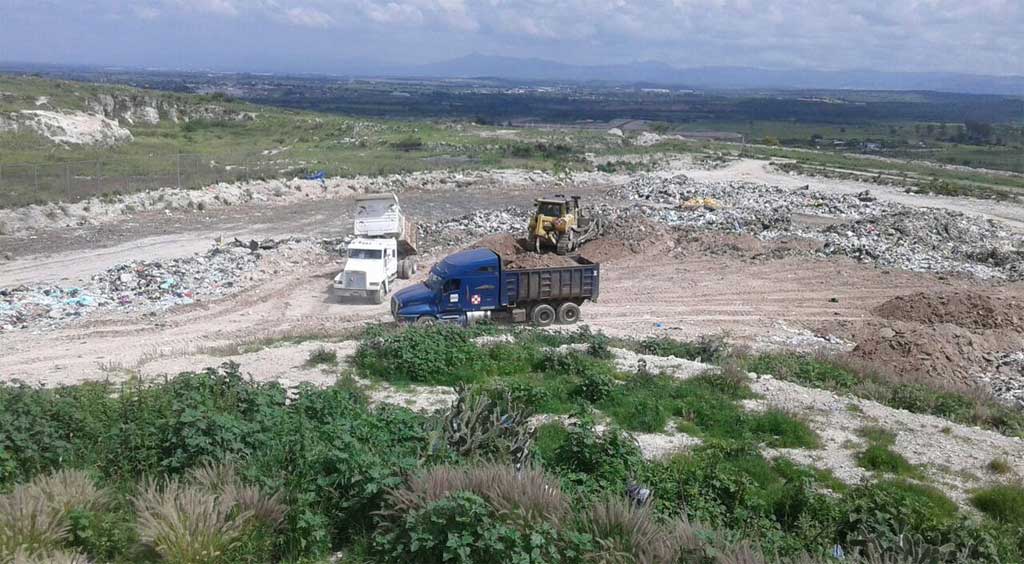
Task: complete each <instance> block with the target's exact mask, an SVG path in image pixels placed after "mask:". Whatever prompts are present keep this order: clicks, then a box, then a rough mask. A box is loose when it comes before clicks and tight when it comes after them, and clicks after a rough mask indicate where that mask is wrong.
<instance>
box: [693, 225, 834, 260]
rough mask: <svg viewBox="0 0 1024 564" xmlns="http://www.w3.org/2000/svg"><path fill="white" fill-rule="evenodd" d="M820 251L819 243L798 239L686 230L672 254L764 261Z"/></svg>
mask: <svg viewBox="0 0 1024 564" xmlns="http://www.w3.org/2000/svg"><path fill="white" fill-rule="evenodd" d="M820 249H821V243H820V242H818V241H815V240H813V239H804V238H800V237H790V238H785V239H773V240H768V241H766V240H762V239H758V238H757V237H754V236H752V235H744V234H735V233H723V232H720V231H688V232H685V233H683V234H682V235H680V236H679V237H678V238H677V240H676V252H675V255H677V256H687V255H691V256H692V255H709V256H723V255H724V256H736V257H742V258H745V259H754V260H761V259H765V260H767V259H780V258H784V257H789V256H811V255H814V254H816V253H817V252H818V251H819V250H820Z"/></svg>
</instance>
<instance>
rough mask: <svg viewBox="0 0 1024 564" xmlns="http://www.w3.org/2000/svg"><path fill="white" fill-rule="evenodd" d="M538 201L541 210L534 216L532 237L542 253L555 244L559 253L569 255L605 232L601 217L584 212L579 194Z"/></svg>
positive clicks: (530, 229) (536, 247)
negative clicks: (602, 231)
mask: <svg viewBox="0 0 1024 564" xmlns="http://www.w3.org/2000/svg"><path fill="white" fill-rule="evenodd" d="M536 203H537V210H536V211H535V212H534V214H533V217H531V218H530V225H529V228H528V230H529V232H528V239H529V241H530V244H531V245H532V246H533V249H534V250H535V251H536V252H538V253H541V252H544V249H545V248H552V247H553V248H554V249H555V252H556V253H558V254H560V255H567V254H569V253H572V252H575V251H576V250H577V249H579V248H580V246H581V245H583V244H584V243H586V242H587V241H591V240H593V239H596V238H597V237H598V236H599V235H600V234H601V229H602V221H601V218H600V217H597V216H590V215H589V214H586V213H584V212H583V210H582V208H581V207H580V197H579V196H570V197H568V198H567V197H565V196H564V195H562V194H555V195H554V196H552V197H550V198H538V199H537V201H536Z"/></svg>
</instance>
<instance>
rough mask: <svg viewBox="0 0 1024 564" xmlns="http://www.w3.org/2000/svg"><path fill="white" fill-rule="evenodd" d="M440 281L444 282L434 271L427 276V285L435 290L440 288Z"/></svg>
mask: <svg viewBox="0 0 1024 564" xmlns="http://www.w3.org/2000/svg"><path fill="white" fill-rule="evenodd" d="M442 283H444V279H443V278H441V277H440V276H438V275H437V273H436V272H431V273H430V276H428V277H427V281H426V284H427V287H428V288H430V289H431V290H434V291H435V292H436V291H437V290H438V289H440V288H441V284H442Z"/></svg>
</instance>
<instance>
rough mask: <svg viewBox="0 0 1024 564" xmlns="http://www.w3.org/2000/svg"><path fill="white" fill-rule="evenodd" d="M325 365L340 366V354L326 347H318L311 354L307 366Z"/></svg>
mask: <svg viewBox="0 0 1024 564" xmlns="http://www.w3.org/2000/svg"><path fill="white" fill-rule="evenodd" d="M323 364H328V365H331V366H334V365H336V364H338V353H337V352H335V351H333V350H330V349H328V348H325V347H318V348H317V349H316V350H314V351H312V352H310V353H309V358H307V359H306V365H307V366H320V365H323Z"/></svg>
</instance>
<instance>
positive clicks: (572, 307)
mask: <svg viewBox="0 0 1024 564" xmlns="http://www.w3.org/2000/svg"><path fill="white" fill-rule="evenodd" d="M579 320H580V306H578V305H576V304H574V303H572V302H565V303H564V304H562V305H560V306H558V322H559V323H561V324H562V325H572V324H573V323H576V322H577V321H579Z"/></svg>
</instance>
